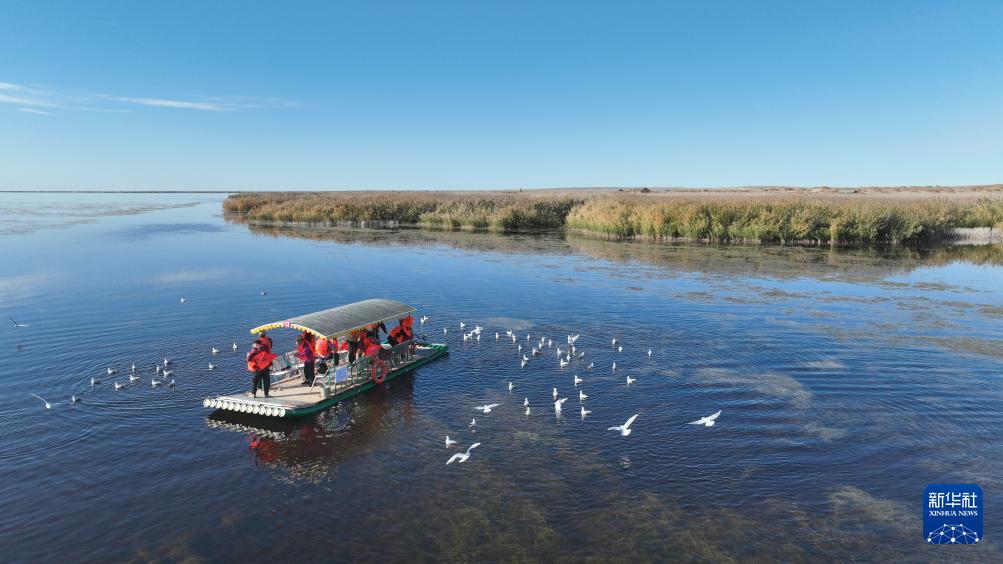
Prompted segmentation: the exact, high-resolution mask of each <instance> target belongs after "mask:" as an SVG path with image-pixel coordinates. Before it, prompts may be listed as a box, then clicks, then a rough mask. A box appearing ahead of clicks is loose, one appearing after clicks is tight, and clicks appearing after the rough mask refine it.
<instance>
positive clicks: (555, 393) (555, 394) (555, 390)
mask: <svg viewBox="0 0 1003 564" xmlns="http://www.w3.org/2000/svg"><path fill="white" fill-rule="evenodd" d="M554 399H555V400H556V399H557V388H554Z"/></svg>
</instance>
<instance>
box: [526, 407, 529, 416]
mask: <svg viewBox="0 0 1003 564" xmlns="http://www.w3.org/2000/svg"><path fill="white" fill-rule="evenodd" d="M526 415H529V406H526Z"/></svg>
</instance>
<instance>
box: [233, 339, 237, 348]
mask: <svg viewBox="0 0 1003 564" xmlns="http://www.w3.org/2000/svg"><path fill="white" fill-rule="evenodd" d="M233 350H237V341H234V342H233Z"/></svg>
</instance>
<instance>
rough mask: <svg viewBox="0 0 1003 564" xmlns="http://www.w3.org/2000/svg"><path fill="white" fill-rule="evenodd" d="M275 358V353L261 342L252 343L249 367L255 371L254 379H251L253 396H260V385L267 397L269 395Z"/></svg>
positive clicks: (248, 360)
mask: <svg viewBox="0 0 1003 564" xmlns="http://www.w3.org/2000/svg"><path fill="white" fill-rule="evenodd" d="M273 360H275V355H274V354H272V353H271V351H269V350H267V349H265V347H263V346H262V345H261V343H254V344H253V345H251V350H250V352H248V353H247V369H248V370H249V371H250V372H253V373H254V379H253V380H251V396H253V397H258V388H259V387H260V388H261V389H262V390H264V392H265V397H266V398H267V397H268V388H269V386H270V385H271V380H272V361H273Z"/></svg>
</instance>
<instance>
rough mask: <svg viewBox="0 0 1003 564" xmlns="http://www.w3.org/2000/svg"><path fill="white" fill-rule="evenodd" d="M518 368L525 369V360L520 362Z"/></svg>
mask: <svg viewBox="0 0 1003 564" xmlns="http://www.w3.org/2000/svg"><path fill="white" fill-rule="evenodd" d="M520 366H521V367H522V368H526V361H525V360H524V361H522V364H520Z"/></svg>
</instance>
